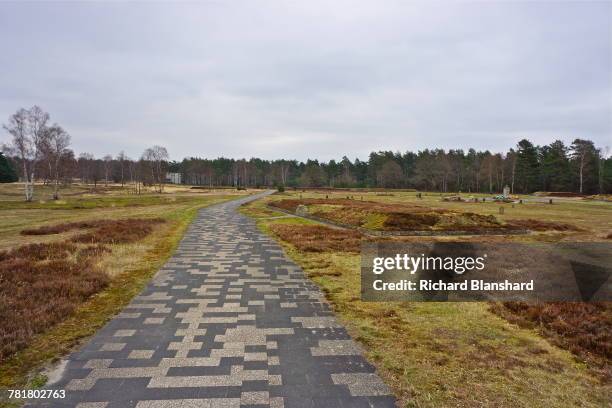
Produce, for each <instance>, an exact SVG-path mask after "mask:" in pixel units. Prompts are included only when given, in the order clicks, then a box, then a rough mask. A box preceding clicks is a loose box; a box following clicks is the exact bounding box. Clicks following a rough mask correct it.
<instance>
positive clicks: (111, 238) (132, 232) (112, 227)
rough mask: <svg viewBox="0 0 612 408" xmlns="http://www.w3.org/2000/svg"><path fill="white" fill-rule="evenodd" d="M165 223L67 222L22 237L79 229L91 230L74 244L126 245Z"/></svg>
mask: <svg viewBox="0 0 612 408" xmlns="http://www.w3.org/2000/svg"><path fill="white" fill-rule="evenodd" d="M162 222H164V220H163V219H161V218H127V219H119V220H95V221H81V222H66V223H62V224H56V225H51V226H44V227H40V228H34V229H26V230H23V231H21V234H22V235H49V234H60V233H62V232H68V231H72V230H78V229H86V230H90V231H88V232H85V233H82V234H79V235H76V236H74V237H72V238H71V239H70V241H72V242H80V243H97V244H117V243H121V244H125V243H129V242H136V241H138V240H140V239H142V238H144V237H146V236H147V235H149V234H150V233H151V231H152V230H153V227H154V226H155V225H156V224H160V223H162Z"/></svg>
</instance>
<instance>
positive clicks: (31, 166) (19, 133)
mask: <svg viewBox="0 0 612 408" xmlns="http://www.w3.org/2000/svg"><path fill="white" fill-rule="evenodd" d="M48 122H49V114H48V113H47V112H45V111H43V110H42V109H41V108H40V107H38V106H32V107H31V108H30V109H27V110H26V109H23V108H22V109H19V110H18V111H17V112H15V113H14V114H13V115H11V116H10V117H9V122H8V124H5V125H3V127H4V129H5V130H6V131H7V132H8V133H9V134H10V135H11V136H12V137H13V140H12V141H11V142H12V143H11V145H10V146H8V150H9V151H11V152H13V153H14V154H16V155H18V156H19V158H20V159H21V162H22V166H23V180H24V187H25V188H24V191H25V200H26V201H32V198H33V196H34V176H35V175H34V170H35V168H36V163H37V161H38V160H39V159H40V158H41V151H42V150H43V148H44V146H45V145H46V139H45V138H46V136H47V123H48Z"/></svg>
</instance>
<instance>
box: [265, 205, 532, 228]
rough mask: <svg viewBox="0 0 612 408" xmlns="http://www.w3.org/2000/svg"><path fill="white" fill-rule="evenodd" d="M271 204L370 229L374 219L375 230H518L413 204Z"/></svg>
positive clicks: (484, 217) (486, 219)
mask: <svg viewBox="0 0 612 408" xmlns="http://www.w3.org/2000/svg"><path fill="white" fill-rule="evenodd" d="M271 205H273V206H276V207H278V208H282V209H284V210H287V211H291V212H294V211H295V210H296V208H297V207H298V205H306V206H308V207H309V209H311V214H312V215H314V216H317V217H320V218H325V219H328V220H330V221H334V222H338V223H342V224H347V225H351V226H355V227H365V228H371V227H372V223H371V220H372V219H375V218H378V219H379V220H378V224H375V229H381V230H385V231H427V230H438V231H469V232H478V231H488V230H510V231H512V230H517V229H521V228H522V227H520V226H518V225H513V224H503V223H501V222H500V221H498V220H497V218H495V216H493V215H484V214H476V213H473V212H463V211H452V210H447V209H441V208H431V207H427V206H419V205H414V204H397V203H381V202H375V201H361V200H351V199H300V200H296V199H285V200H278V201H273V202H272V203H271Z"/></svg>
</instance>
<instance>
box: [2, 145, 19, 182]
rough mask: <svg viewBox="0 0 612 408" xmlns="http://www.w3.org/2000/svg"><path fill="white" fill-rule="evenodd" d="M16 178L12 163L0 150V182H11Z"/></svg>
mask: <svg viewBox="0 0 612 408" xmlns="http://www.w3.org/2000/svg"><path fill="white" fill-rule="evenodd" d="M17 180H18V179H17V172H16V171H15V168H14V167H13V163H12V162H11V161H10V160H8V159H7V158H6V157H4V154H2V152H0V183H12V182H14V181H17Z"/></svg>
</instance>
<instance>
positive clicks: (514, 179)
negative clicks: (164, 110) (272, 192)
mask: <svg viewBox="0 0 612 408" xmlns="http://www.w3.org/2000/svg"><path fill="white" fill-rule="evenodd" d="M606 153H607V152H603V151H602V150H601V149H598V148H596V147H595V145H594V144H593V142H592V141H590V140H583V139H575V140H574V141H573V143H572V144H571V145H570V146H566V145H565V144H564V143H563V142H562V141H560V140H556V141H554V142H552V143H551V144H549V145H546V146H536V145H534V144H533V143H531V142H530V141H529V140H527V139H523V140H521V141H519V142H518V144H517V146H516V147H515V148H511V149H509V151H508V152H505V153H491V152H489V151H476V150H475V149H469V150H467V151H464V150H461V149H451V150H448V151H446V150H444V149H425V150H421V151H418V152H416V153H415V152H411V151H407V152H405V153H400V152H392V151H378V152H372V153H370V155H369V158H368V160H367V161H363V160H360V159H355V160H353V161H351V160H350V159H349V158H348V157H346V156H344V157H343V158H342V159H341V160H340V161H336V160H330V161H328V162H319V161H318V160H307V161H305V162H301V161H297V160H272V161H269V160H261V159H257V158H252V159H250V160H246V159H241V160H234V159H228V158H223V157H221V158H217V159H212V160H211V159H202V158H197V157H191V158H186V159H184V160H183V161H182V162H180V163H177V162H172V163H170V168H171V170H172V171H174V172H178V173H181V174H182V176H183V180H184V182H185V183H187V184H194V185H208V186H210V187H215V186H227V185H231V186H244V187H251V186H253V187H257V186H261V187H263V186H287V187H338V188H346V187H369V188H415V189H419V190H428V191H440V192H451V191H453V192H457V191H462V192H481V193H495V192H501V191H502V189H503V188H504V186H506V185H507V186H509V187H510V189H511V191H512V192H513V193H532V192H534V191H570V192H577V193H583V194H596V193H609V192H612V158H610V157H606Z"/></svg>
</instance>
